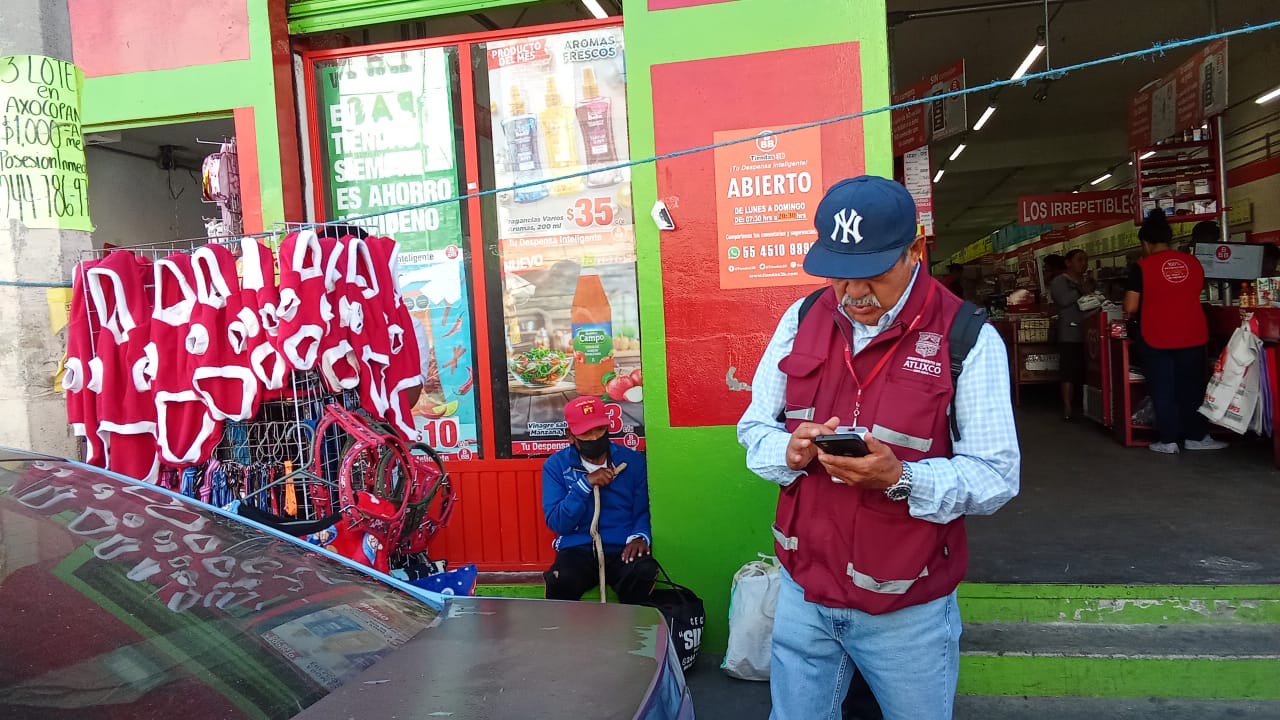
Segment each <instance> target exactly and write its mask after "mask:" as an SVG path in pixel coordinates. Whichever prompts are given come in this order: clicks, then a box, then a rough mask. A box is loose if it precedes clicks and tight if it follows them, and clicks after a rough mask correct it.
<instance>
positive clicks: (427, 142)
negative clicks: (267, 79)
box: [315, 48, 462, 252]
mask: <svg viewBox="0 0 1280 720" xmlns="http://www.w3.org/2000/svg"><path fill="white" fill-rule="evenodd" d="M447 52H452V51H451V50H448V49H446V48H431V49H425V50H406V51H404V52H389V53H378V54H372V55H360V56H357V57H351V58H345V59H341V60H332V61H324V62H319V63H316V66H315V78H316V97H317V98H318V100H319V102H320V108H319V112H318V113H317V116H318V123H317V124H318V126H319V127H318V128H317V129H318V132H319V134H320V136H321V138H320V140H321V148H322V150H323V151H324V154H325V158H324V159H325V162H324V170H325V172H326V175H327V177H326V178H325V179H326V183H325V204H326V208H325V209H326V211H327V215H328V217H329V219H337V220H341V219H346V218H351V217H363V216H365V215H369V214H371V213H376V212H379V211H387V210H396V209H398V208H411V209H404V210H398V211H396V212H388V213H386V214H383V215H378V216H377V217H372V218H368V219H366V220H361V221H360V225H361V226H363V227H365V229H367V230H369V231H370V232H376V233H377V234H379V235H386V236H390V237H394V238H395V239H396V241H398V242H399V243H400V248H401V250H402V251H404V252H422V251H427V250H443V249H444V248H445V247H447V246H449V245H458V244H459V238H460V237H461V235H462V220H461V203H456V202H455V203H446V204H442V205H433V206H431V207H414V206H417V205H422V204H425V203H430V202H433V201H437V200H447V199H449V198H453V197H457V195H458V169H457V161H456V157H455V152H454V132H453V127H454V122H453V107H452V101H451V93H450V78H449V57H448V55H447Z"/></svg>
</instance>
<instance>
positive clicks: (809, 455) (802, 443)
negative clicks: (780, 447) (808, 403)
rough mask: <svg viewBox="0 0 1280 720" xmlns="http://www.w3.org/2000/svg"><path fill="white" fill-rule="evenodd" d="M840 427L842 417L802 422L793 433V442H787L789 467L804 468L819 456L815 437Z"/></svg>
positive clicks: (827, 433) (793, 468)
mask: <svg viewBox="0 0 1280 720" xmlns="http://www.w3.org/2000/svg"><path fill="white" fill-rule="evenodd" d="M838 427H840V418H838V417H833V418H831V419H830V420H828V421H826V422H825V423H822V424H818V423H812V422H807V423H800V427H798V428H796V429H795V432H793V433H791V442H789V443H787V467H789V468H791V469H792V470H803V469H805V468H806V467H808V466H809V463H811V462H813V460H814V458H816V457H818V447H817V446H816V445H814V444H813V439H814V438H815V437H818V436H819V435H830V434H832V433H834V432H835V431H836V428H838Z"/></svg>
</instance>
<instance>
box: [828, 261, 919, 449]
mask: <svg viewBox="0 0 1280 720" xmlns="http://www.w3.org/2000/svg"><path fill="white" fill-rule="evenodd" d="M936 288H937V285H936V284H935V283H929V294H928V295H926V296H925V298H924V307H922V308H920V312H918V313H916V316H915V317H914V318H912V320H911V324H910V325H908V326H907V329H906V330H904V331H902V336H901V337H899V338H898V339H897V341H896V342H894V343H893V346H892V347H890V348H889V350H888V352H886V353H885V354H884V356H883V357H881V358H880V361H879V362H877V363H876V365H875V367H873V368H871V373H870V374H869V375H867V380H866V382H865V383H864V382H863V381H862V380H859V379H858V371H857V370H855V369H854V368H853V348H852V347H851V346H850V345H849V344H848V343H845V346H844V349H845V353H844V366H845V367H847V368H849V375H850V376H852V377H853V383H854V385H856V386H857V389H858V395H857V398H856V399H855V400H854V404H853V426H854V427H857V425H858V417H859V416H860V415H861V414H862V389H863V388H864V387H870V386H871V383H872V381H874V380H875V379H876V376H878V375H879V374H880V371H881V370H883V369H884V366H885V364H886V363H888V362H889V358H891V357H893V356H894V355H895V354H896V353H897V351H898V347H899V346H900V345H902V343H903V341H904V340H906V339H907V336H908V335H910V334H911V331H912V330H915V329H916V326H917V325H919V324H920V319H921V318H923V317H924V312H925V310H928V309H929V306H930V305H931V304H932V303H933V291H934V290H935V289H936Z"/></svg>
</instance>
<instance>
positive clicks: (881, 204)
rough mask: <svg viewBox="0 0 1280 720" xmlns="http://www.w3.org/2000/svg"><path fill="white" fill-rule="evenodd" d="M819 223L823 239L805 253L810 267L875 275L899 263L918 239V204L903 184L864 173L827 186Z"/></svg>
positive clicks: (845, 275) (840, 274)
mask: <svg viewBox="0 0 1280 720" xmlns="http://www.w3.org/2000/svg"><path fill="white" fill-rule="evenodd" d="M813 226H814V228H815V229H817V231H818V239H817V241H816V242H814V244H813V247H811V248H809V253H808V254H807V255H805V258H804V271H805V272H807V273H809V274H810V275H813V276H815V277H824V278H838V279H850V280H853V279H863V278H872V277H875V276H877V275H880V274H882V273H884V272H885V271H887V270H888V269H889V268H891V267H893V266H894V265H895V264H896V263H897V262H898V260H899V259H901V257H902V252H903V250H904V249H906V247H907V246H908V245H910V244H911V243H912V241H914V240H915V239H916V227H917V226H916V203H915V200H913V199H912V198H911V193H909V192H907V189H906V188H905V187H903V186H902V185H901V184H899V183H896V182H894V181H892V180H886V179H885V178H882V177H876V176H874V175H861V176H859V177H855V178H849V179H847V180H841V181H840V182H838V183H836V184H835V185H832V186H831V189H829V190H827V194H826V195H824V196H823V198H822V202H820V203H818V210H817V213H816V217H815V218H814V221H813Z"/></svg>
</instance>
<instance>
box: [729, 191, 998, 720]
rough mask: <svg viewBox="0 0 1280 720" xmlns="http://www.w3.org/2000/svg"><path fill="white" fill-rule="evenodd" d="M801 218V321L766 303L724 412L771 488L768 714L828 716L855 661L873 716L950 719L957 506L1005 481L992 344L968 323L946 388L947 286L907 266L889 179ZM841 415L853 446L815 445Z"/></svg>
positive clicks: (901, 210) (914, 258)
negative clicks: (757, 357) (734, 403)
mask: <svg viewBox="0 0 1280 720" xmlns="http://www.w3.org/2000/svg"><path fill="white" fill-rule="evenodd" d="M815 225H816V228H817V231H818V237H817V241H816V242H815V244H814V245H813V247H812V249H811V250H810V251H809V253H808V255H807V256H806V257H805V261H804V269H805V271H806V272H808V273H809V274H811V275H815V276H817V277H825V278H828V279H829V283H830V285H829V288H828V289H826V290H824V291H823V292H822V293H821V294H820V295H815V296H814V298H815V299H814V301H813V302H812V304H811V305H807V306H806V307H807V311H806V313H805V314H804V317H803V320H801V317H800V316H801V306H802V305H805V303H806V301H798V302H796V303H795V304H794V305H792V307H791V308H789V309H788V310H787V311H786V313H784V314H783V316H782V319H781V321H780V322H779V324H778V328H777V330H776V331H775V333H774V335H773V338H772V340H771V341H770V342H769V345H768V347H767V348H766V350H765V353H764V356H763V358H762V359H761V361H760V364H759V366H758V368H757V370H756V374H755V379H754V382H753V383H752V400H751V404H750V406H749V407H748V408H747V411H746V413H745V414H744V415H743V416H742V419H741V420H740V421H739V422H738V440H739V442H741V443H742V445H743V446H744V447H745V448H746V449H747V467H748V468H749V469H750V470H752V471H753V472H754V473H756V474H757V475H759V476H760V477H762V478H764V479H766V480H769V481H772V482H776V483H778V484H779V485H781V486H782V490H781V492H780V494H779V498H778V507H777V515H776V521H775V524H774V526H773V534H774V538H775V540H776V544H775V549H776V551H777V554H778V556H779V559H780V560H781V561H782V565H783V567H784V571H783V573H782V586H781V589H780V591H779V593H778V601H777V609H776V612H775V615H774V631H773V661H772V669H771V683H772V697H773V712H772V715H771V717H772V718H774V719H775V720H795V719H798V720H811V719H812V718H829V717H836V716H837V715H838V713H839V710H840V707H839V704H840V701H841V700H842V699H843V697H844V693H845V685H846V684H847V683H848V681H849V668H850V667H851V666H856V667H857V668H858V669H859V670H860V671H861V672H862V673H863V674H864V675H865V676H866V679H867V682H868V684H869V685H870V686H871V689H872V690H873V692H874V693H875V696H876V699H877V700H878V701H879V705H880V708H881V710H882V711H883V713H884V717H885V718H889V719H890V720H934V719H936V720H942V719H944V718H950V717H951V712H952V706H953V704H954V696H955V689H956V680H957V677H958V674H959V658H960V652H959V638H960V617H959V608H958V606H957V605H956V594H955V588H956V586H957V585H958V584H959V582H960V580H961V578H962V577H963V576H964V573H965V568H966V565H967V563H968V545H967V542H966V539H965V530H964V520H963V518H964V516H965V515H966V514H978V515H983V514H990V513H992V512H995V511H996V510H997V509H999V508H1000V507H1001V506H1002V505H1004V504H1005V503H1006V502H1008V501H1009V499H1010V498H1012V497H1013V496H1014V495H1016V494H1017V492H1018V485H1019V463H1020V451H1019V449H1018V441H1017V435H1016V432H1015V430H1014V425H1013V409H1012V407H1011V402H1010V386H1009V365H1008V358H1007V355H1006V353H1005V349H1004V344H1003V342H1002V341H1001V339H1000V336H999V334H998V333H997V332H996V331H995V329H994V328H993V327H991V326H990V325H982V326H980V328H979V332H978V334H977V339H976V341H975V342H974V344H973V346H972V348H971V350H970V351H969V352H968V353H966V354H964V355H962V357H963V358H964V362H963V365H962V370H961V372H960V375H959V378H958V380H957V381H956V384H955V386H954V387H953V386H952V382H953V380H952V377H951V374H950V372H949V371H948V370H949V366H948V359H949V357H950V343H951V340H950V337H949V335H950V329H951V328H952V327H953V323H954V321H955V319H956V317H957V316H958V314H959V311H960V308H961V307H962V304H963V301H962V300H960V298H957V297H955V296H954V295H952V294H951V293H949V292H947V290H946V288H945V287H943V286H942V284H941V283H940V282H938V281H937V280H935V279H934V278H933V277H932V276H930V275H929V274H928V273H927V272H922V271H921V270H920V265H921V258H922V257H923V256H924V253H925V239H924V238H923V237H917V235H916V210H915V203H914V202H913V201H912V199H911V195H910V194H909V193H908V192H907V191H906V189H905V188H904V187H903V186H901V185H899V184H897V183H894V182H892V181H889V180H885V179H883V178H878V177H867V176H863V177H858V178H852V179H849V180H844V181H841V182H839V183H837V184H836V185H835V186H834V187H832V188H831V189H830V190H828V191H827V194H826V196H825V197H824V198H823V200H822V202H821V203H820V204H819V206H818V208H817V210H816V213H815ZM953 400H954V403H953V402H952V401H953ZM949 408H951V409H952V412H953V413H954V418H955V429H956V430H957V431H958V432H956V433H954V434H953V433H952V432H951V426H950V424H949V420H950V418H949V412H948V410H949ZM845 426H865V427H867V428H870V431H869V432H868V433H866V434H865V445H866V450H867V451H868V452H867V453H866V454H865V455H862V456H860V457H854V456H852V454H857V452H858V449H857V448H856V447H855V446H854V443H852V442H851V441H847V443H846V447H847V448H848V449H847V450H843V451H842V452H845V453H849V455H835V454H829V453H828V452H826V451H820V449H819V447H818V445H816V444H815V442H814V438H815V437H817V436H819V435H827V434H832V433H848V432H850V431H851V430H852V427H845ZM828 447H831V446H828Z"/></svg>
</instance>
